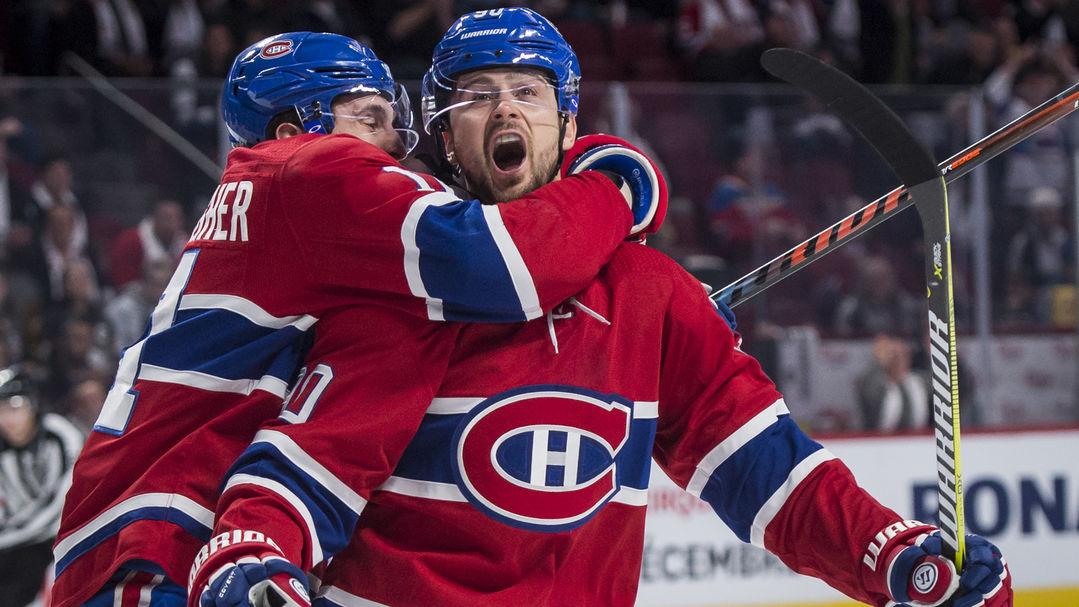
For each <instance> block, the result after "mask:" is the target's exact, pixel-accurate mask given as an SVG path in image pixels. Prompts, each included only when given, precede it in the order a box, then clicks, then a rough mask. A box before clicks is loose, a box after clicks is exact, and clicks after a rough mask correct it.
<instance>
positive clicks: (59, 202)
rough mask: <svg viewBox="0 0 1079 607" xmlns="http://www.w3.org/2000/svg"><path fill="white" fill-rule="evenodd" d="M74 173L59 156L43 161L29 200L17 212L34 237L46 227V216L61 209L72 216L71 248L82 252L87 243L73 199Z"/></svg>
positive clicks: (82, 217) (83, 217) (81, 216)
mask: <svg viewBox="0 0 1079 607" xmlns="http://www.w3.org/2000/svg"><path fill="white" fill-rule="evenodd" d="M74 185H75V173H74V171H73V170H72V168H71V161H70V160H68V158H67V156H64V155H63V154H53V155H51V156H48V157H46V158H45V159H44V160H43V161H42V162H41V165H40V169H39V171H38V179H37V181H35V182H34V184H33V185H32V186H31V187H30V200H28V201H27V204H26V205H24V207H23V208H21V209H19V215H18V217H19V219H21V220H22V221H23V222H25V223H26V224H27V225H29V226H30V228H31V229H32V230H33V231H34V232H35V233H40V231H41V230H42V228H43V226H44V225H45V223H46V215H47V214H48V213H49V211H51V210H52V209H54V208H57V207H63V208H66V209H70V210H71V213H72V221H73V222H74V224H73V226H72V228H73V232H72V235H71V237H72V239H73V241H72V242H73V245H74V246H75V248H77V249H80V250H81V249H85V248H86V243H87V237H88V236H87V228H86V214H85V213H84V212H83V210H82V207H81V206H80V205H79V199H78V198H77V197H76V196H75V192H74Z"/></svg>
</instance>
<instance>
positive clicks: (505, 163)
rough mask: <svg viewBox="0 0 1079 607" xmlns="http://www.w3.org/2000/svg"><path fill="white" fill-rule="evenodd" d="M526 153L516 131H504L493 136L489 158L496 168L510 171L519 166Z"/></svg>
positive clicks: (523, 160)
mask: <svg viewBox="0 0 1079 607" xmlns="http://www.w3.org/2000/svg"><path fill="white" fill-rule="evenodd" d="M526 154H527V152H526V150H525V142H524V139H522V138H521V136H520V135H518V134H517V133H505V134H503V135H499V136H498V137H496V138H495V141H494V146H493V148H492V150H491V160H493V161H494V163H495V166H496V167H498V170H500V171H502V172H505V173H510V172H513V171H515V170H517V169H519V168H521V166H522V165H523V164H524V162H525V156H526Z"/></svg>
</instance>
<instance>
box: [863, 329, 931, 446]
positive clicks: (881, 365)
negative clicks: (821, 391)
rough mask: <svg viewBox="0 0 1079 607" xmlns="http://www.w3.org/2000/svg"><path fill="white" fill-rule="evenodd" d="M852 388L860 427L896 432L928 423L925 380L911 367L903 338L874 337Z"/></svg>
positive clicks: (926, 385)
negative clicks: (870, 352)
mask: <svg viewBox="0 0 1079 607" xmlns="http://www.w3.org/2000/svg"><path fill="white" fill-rule="evenodd" d="M855 389H856V392H857V395H858V407H859V409H860V410H861V414H862V428H863V429H865V430H875V431H880V432H896V431H903V430H919V429H922V428H928V427H929V420H930V401H929V384H928V382H927V381H926V378H925V377H924V376H923V375H922V374H921V373H919V372H917V371H913V370H912V369H911V347H910V344H908V343H907V342H906V341H905V340H904V339H901V338H897V337H891V336H888V335H878V336H877V337H876V339H875V340H874V341H873V358H872V360H871V361H870V363H869V366H868V367H867V368H866V369H865V371H863V372H862V374H861V375H859V376H858V379H857V383H856V388H855Z"/></svg>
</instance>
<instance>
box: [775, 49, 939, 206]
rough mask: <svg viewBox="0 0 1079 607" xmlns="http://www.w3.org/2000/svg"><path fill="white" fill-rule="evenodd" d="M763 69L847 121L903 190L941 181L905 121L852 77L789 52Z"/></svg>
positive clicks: (781, 51) (781, 53) (783, 51)
mask: <svg viewBox="0 0 1079 607" xmlns="http://www.w3.org/2000/svg"><path fill="white" fill-rule="evenodd" d="M761 65H762V66H764V69H765V70H767V71H768V73H769V74H771V75H773V76H775V77H776V78H779V79H780V80H783V81H785V82H789V83H790V84H793V85H794V86H796V87H798V88H800V89H802V90H803V91H806V92H807V93H809V94H810V95H813V97H815V98H816V99H818V100H819V101H820V102H821V103H823V104H825V105H826V106H827V107H828V109H829V110H831V111H832V113H834V114H836V115H838V116H840V117H842V118H843V120H844V122H846V123H847V124H848V125H850V126H851V127H853V128H854V129H855V130H856V131H858V134H859V135H861V136H862V137H863V138H864V139H865V140H866V141H868V142H869V144H870V145H871V146H872V147H873V149H875V150H876V151H877V153H878V154H880V155H881V157H882V158H884V161H885V162H887V163H888V166H889V167H891V169H892V170H893V171H895V172H896V176H897V177H899V179H900V181H902V182H903V184H904V185H906V186H908V187H909V186H914V185H917V184H919V183H922V182H925V181H929V180H930V179H939V178H940V169H938V168H937V166H936V162H935V161H934V160H933V156H932V155H931V154H930V153H929V152H928V151H926V149H925V147H924V146H922V144H921V143H920V142H919V141H918V140H917V139H915V138H914V137H913V136H912V135H911V134H910V131H909V130H907V128H906V125H904V124H903V121H902V120H900V119H899V117H898V116H896V115H895V112H893V111H892V110H891V108H889V107H888V106H886V105H884V102H882V101H881V100H880V99H878V98H877V97H876V96H875V95H873V93H870V92H869V90H868V89H866V88H865V87H864V86H862V85H861V84H859V83H858V82H857V81H855V80H854V79H853V78H851V77H850V76H847V75H846V74H844V73H843V72H840V71H839V70H836V69H834V68H832V67H829V66H828V65H826V64H823V63H821V61H820V60H819V59H816V58H815V57H812V56H810V55H807V54H805V53H803V52H801V51H796V50H794V49H789V48H773V49H769V50H767V51H765V52H764V54H763V55H762V56H761ZM884 115H887V116H888V118H887V119H885V118H884Z"/></svg>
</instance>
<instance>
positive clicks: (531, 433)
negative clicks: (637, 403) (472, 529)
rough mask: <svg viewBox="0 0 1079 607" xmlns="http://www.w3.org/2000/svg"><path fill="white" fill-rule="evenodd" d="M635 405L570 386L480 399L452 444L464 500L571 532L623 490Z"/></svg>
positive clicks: (526, 524) (523, 523) (520, 522)
mask: <svg viewBox="0 0 1079 607" xmlns="http://www.w3.org/2000/svg"><path fill="white" fill-rule="evenodd" d="M632 419H633V403H632V402H631V401H627V400H625V399H622V398H620V397H617V396H611V395H605V394H600V393H598V392H593V391H591V390H584V389H582V388H575V387H570V386H549V385H548V386H528V387H524V388H518V389H515V390H511V391H509V392H503V393H501V394H498V395H496V396H492V397H491V398H488V399H487V400H485V401H483V402H482V403H480V404H479V405H477V406H476V407H475V408H473V409H472V411H471V412H470V413H469V414H468V415H467V416H466V417H465V418H464V419H463V420H462V421H461V425H460V426H459V427H458V428H457V432H456V434H455V435H454V439H453V454H454V459H453V473H454V477H455V480H456V481H457V485H458V486H459V487H460V489H461V491H462V492H463V493H464V495H465V497H466V498H468V500H469V501H470V502H471V503H472V504H473V505H474V506H476V507H477V508H479V509H480V510H482V511H483V512H485V513H486V514H487V515H489V516H491V517H492V518H495V519H496V520H499V521H502V522H504V523H507V524H509V525H512V526H514V527H522V528H525V529H532V530H534V531H548V532H555V531H566V530H568V529H575V528H577V527H579V526H581V525H583V524H584V523H585V522H586V521H587V520H588V519H589V518H591V517H592V515H594V514H595V513H596V512H598V511H599V509H600V507H602V506H603V505H604V504H606V503H607V501H608V500H610V499H611V498H612V497H614V495H615V494H616V493H617V492H618V489H619V484H618V474H617V466H618V455H619V452H620V451H621V449H622V447H623V446H624V445H625V444H626V441H627V439H628V438H629V435H630V423H631V422H632Z"/></svg>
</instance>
